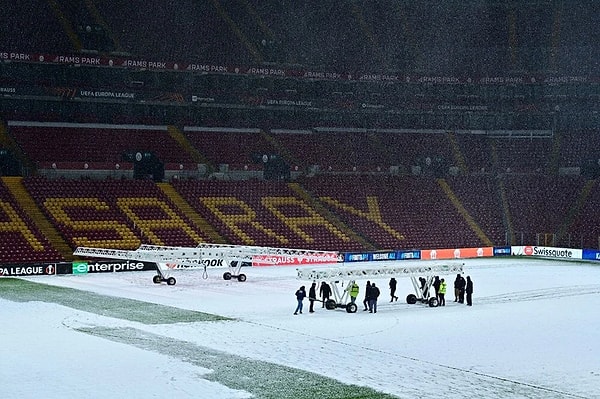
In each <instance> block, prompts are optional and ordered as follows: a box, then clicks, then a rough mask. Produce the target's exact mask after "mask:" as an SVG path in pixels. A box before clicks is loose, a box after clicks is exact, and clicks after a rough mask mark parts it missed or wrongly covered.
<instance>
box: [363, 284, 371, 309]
mask: <svg viewBox="0 0 600 399" xmlns="http://www.w3.org/2000/svg"><path fill="white" fill-rule="evenodd" d="M370 292H371V282H370V281H367V285H365V299H363V306H364V307H365V308H364V309H363V310H365V311H366V310H369V299H370V296H369V293H370Z"/></svg>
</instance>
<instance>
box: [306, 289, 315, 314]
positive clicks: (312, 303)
mask: <svg viewBox="0 0 600 399" xmlns="http://www.w3.org/2000/svg"><path fill="white" fill-rule="evenodd" d="M316 299H317V283H312V285H311V286H310V289H309V290H308V301H309V303H310V306H309V307H308V311H309V313H315V309H314V306H315V300H316Z"/></svg>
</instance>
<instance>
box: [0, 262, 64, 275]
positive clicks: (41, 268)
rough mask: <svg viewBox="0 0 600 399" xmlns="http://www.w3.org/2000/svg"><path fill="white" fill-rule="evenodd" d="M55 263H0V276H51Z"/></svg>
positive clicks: (53, 273)
mask: <svg viewBox="0 0 600 399" xmlns="http://www.w3.org/2000/svg"><path fill="white" fill-rule="evenodd" d="M55 274H56V264H54V263H53V264H36V265H0V277H25V276H53V275H55Z"/></svg>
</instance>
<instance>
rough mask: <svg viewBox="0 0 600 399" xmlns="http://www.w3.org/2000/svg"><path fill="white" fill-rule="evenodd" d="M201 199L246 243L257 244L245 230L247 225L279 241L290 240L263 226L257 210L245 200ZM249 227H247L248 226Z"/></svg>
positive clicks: (232, 198) (285, 242) (227, 198)
mask: <svg viewBox="0 0 600 399" xmlns="http://www.w3.org/2000/svg"><path fill="white" fill-rule="evenodd" d="M200 201H201V202H202V203H203V204H204V205H205V206H206V207H207V208H208V209H209V210H210V211H211V212H212V213H213V214H214V215H215V216H216V217H217V218H219V220H221V221H222V222H223V223H224V224H225V225H226V226H227V227H228V228H229V229H230V230H231V231H232V232H233V233H234V234H235V235H236V236H238V237H239V238H240V239H241V240H242V241H243V242H244V243H245V244H246V245H253V244H255V242H254V239H253V238H252V237H250V235H248V233H247V232H246V231H244V227H246V226H245V225H250V226H252V227H253V228H254V229H256V230H258V231H261V232H263V233H264V234H266V235H267V236H269V237H272V238H274V239H276V240H277V241H279V242H281V243H283V244H287V243H289V240H288V239H287V238H285V237H283V236H282V235H280V234H277V233H275V232H274V231H273V230H271V229H269V228H267V227H265V226H263V225H262V224H260V223H259V222H258V221H257V220H256V212H255V211H254V209H252V208H251V207H250V205H248V204H247V203H245V202H244V201H242V200H240V199H238V198H235V197H201V198H200ZM227 208H235V210H236V211H241V213H233V212H227ZM246 228H247V227H246Z"/></svg>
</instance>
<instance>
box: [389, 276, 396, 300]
mask: <svg viewBox="0 0 600 399" xmlns="http://www.w3.org/2000/svg"><path fill="white" fill-rule="evenodd" d="M397 284H398V282H397V281H396V279H395V278H394V277H392V278H391V279H390V296H391V297H392V299H391V300H390V302H394V300H396V301H397V300H398V297H397V296H396V285H397Z"/></svg>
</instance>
